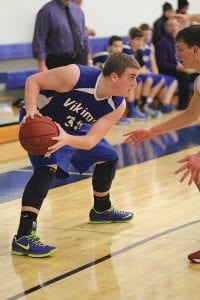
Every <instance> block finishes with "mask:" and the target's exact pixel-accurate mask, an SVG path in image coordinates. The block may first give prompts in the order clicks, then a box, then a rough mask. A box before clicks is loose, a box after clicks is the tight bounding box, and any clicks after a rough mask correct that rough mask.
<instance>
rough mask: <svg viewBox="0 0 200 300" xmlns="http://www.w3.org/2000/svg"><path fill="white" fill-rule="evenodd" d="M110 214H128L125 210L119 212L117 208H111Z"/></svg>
mask: <svg viewBox="0 0 200 300" xmlns="http://www.w3.org/2000/svg"><path fill="white" fill-rule="evenodd" d="M110 212H112V213H113V214H114V215H115V214H118V215H119V214H120V215H124V214H126V212H125V211H124V210H119V209H116V208H114V207H111V208H110Z"/></svg>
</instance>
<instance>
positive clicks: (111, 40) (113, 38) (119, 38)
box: [108, 35, 123, 46]
mask: <svg viewBox="0 0 200 300" xmlns="http://www.w3.org/2000/svg"><path fill="white" fill-rule="evenodd" d="M118 41H120V42H123V40H122V38H121V37H120V36H119V35H112V36H111V37H110V38H109V40H108V46H112V44H113V43H114V42H118Z"/></svg>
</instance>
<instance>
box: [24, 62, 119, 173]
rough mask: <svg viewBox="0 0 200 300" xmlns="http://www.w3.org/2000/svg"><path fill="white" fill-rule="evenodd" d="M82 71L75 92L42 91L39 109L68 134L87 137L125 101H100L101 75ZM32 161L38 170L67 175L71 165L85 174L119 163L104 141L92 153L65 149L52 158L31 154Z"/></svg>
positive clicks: (110, 147)
mask: <svg viewBox="0 0 200 300" xmlns="http://www.w3.org/2000/svg"><path fill="white" fill-rule="evenodd" d="M78 67H79V69H80V77H79V80H78V82H77V84H76V86H75V87H74V88H73V90H71V91H69V92H66V93H58V92H55V91H41V92H40V94H39V97H38V109H39V110H40V112H41V113H42V114H43V115H45V116H49V117H51V118H52V119H53V121H55V122H57V123H59V124H60V125H61V127H62V128H63V129H64V130H65V131H66V132H68V133H70V134H74V135H86V134H87V132H88V130H89V129H90V128H91V126H92V124H94V123H95V122H96V121H97V120H98V119H99V118H101V117H102V116H104V115H106V114H108V113H110V112H112V111H113V110H115V109H116V108H117V107H119V106H120V104H121V103H122V101H123V99H124V98H123V97H116V96H113V97H106V98H105V99H98V98H97V96H96V89H97V85H98V81H99V79H100V76H101V71H100V70H97V69H95V68H91V67H87V66H82V65H78ZM25 113H26V112H25V108H24V107H23V108H22V109H21V111H20V120H22V118H23V116H24V115H25ZM29 158H30V160H31V163H32V165H33V167H34V168H39V167H41V166H46V165H54V164H56V165H58V166H59V167H60V168H61V169H62V170H64V171H65V172H67V171H68V169H69V165H70V163H71V164H72V165H73V166H74V167H75V168H76V169H77V170H78V171H79V172H80V173H82V172H84V171H86V170H87V169H88V168H90V166H91V165H93V164H95V163H96V162H101V161H110V160H116V159H118V154H117V152H116V150H115V149H114V147H113V146H112V145H110V144H109V143H108V142H107V141H106V140H105V139H104V138H103V139H102V140H101V141H100V142H99V143H98V144H97V145H96V146H95V147H93V148H92V149H90V150H83V149H75V148H73V147H70V146H64V147H62V148H60V149H59V150H57V151H56V152H54V153H53V154H51V155H50V156H45V155H31V154H29Z"/></svg>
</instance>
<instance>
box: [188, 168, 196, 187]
mask: <svg viewBox="0 0 200 300" xmlns="http://www.w3.org/2000/svg"><path fill="white" fill-rule="evenodd" d="M196 173H197V172H196V170H195V171H193V172H192V173H191V176H190V180H189V181H188V185H191V184H192V182H193V181H194V178H195V177H196Z"/></svg>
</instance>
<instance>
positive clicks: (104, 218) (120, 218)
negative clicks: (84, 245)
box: [89, 207, 133, 224]
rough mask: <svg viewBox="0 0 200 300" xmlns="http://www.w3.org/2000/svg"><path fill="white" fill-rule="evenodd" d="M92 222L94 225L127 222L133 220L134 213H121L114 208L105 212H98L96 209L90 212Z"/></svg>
mask: <svg viewBox="0 0 200 300" xmlns="http://www.w3.org/2000/svg"><path fill="white" fill-rule="evenodd" d="M89 218H90V222H89V223H93V224H98V223H114V222H118V223H120V222H126V221H129V220H131V219H132V218H133V213H132V212H127V211H121V210H117V209H114V208H113V207H111V208H109V209H107V210H106V211H104V212H101V213H100V212H97V211H96V210H95V209H94V208H92V209H91V210H90V215H89Z"/></svg>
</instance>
